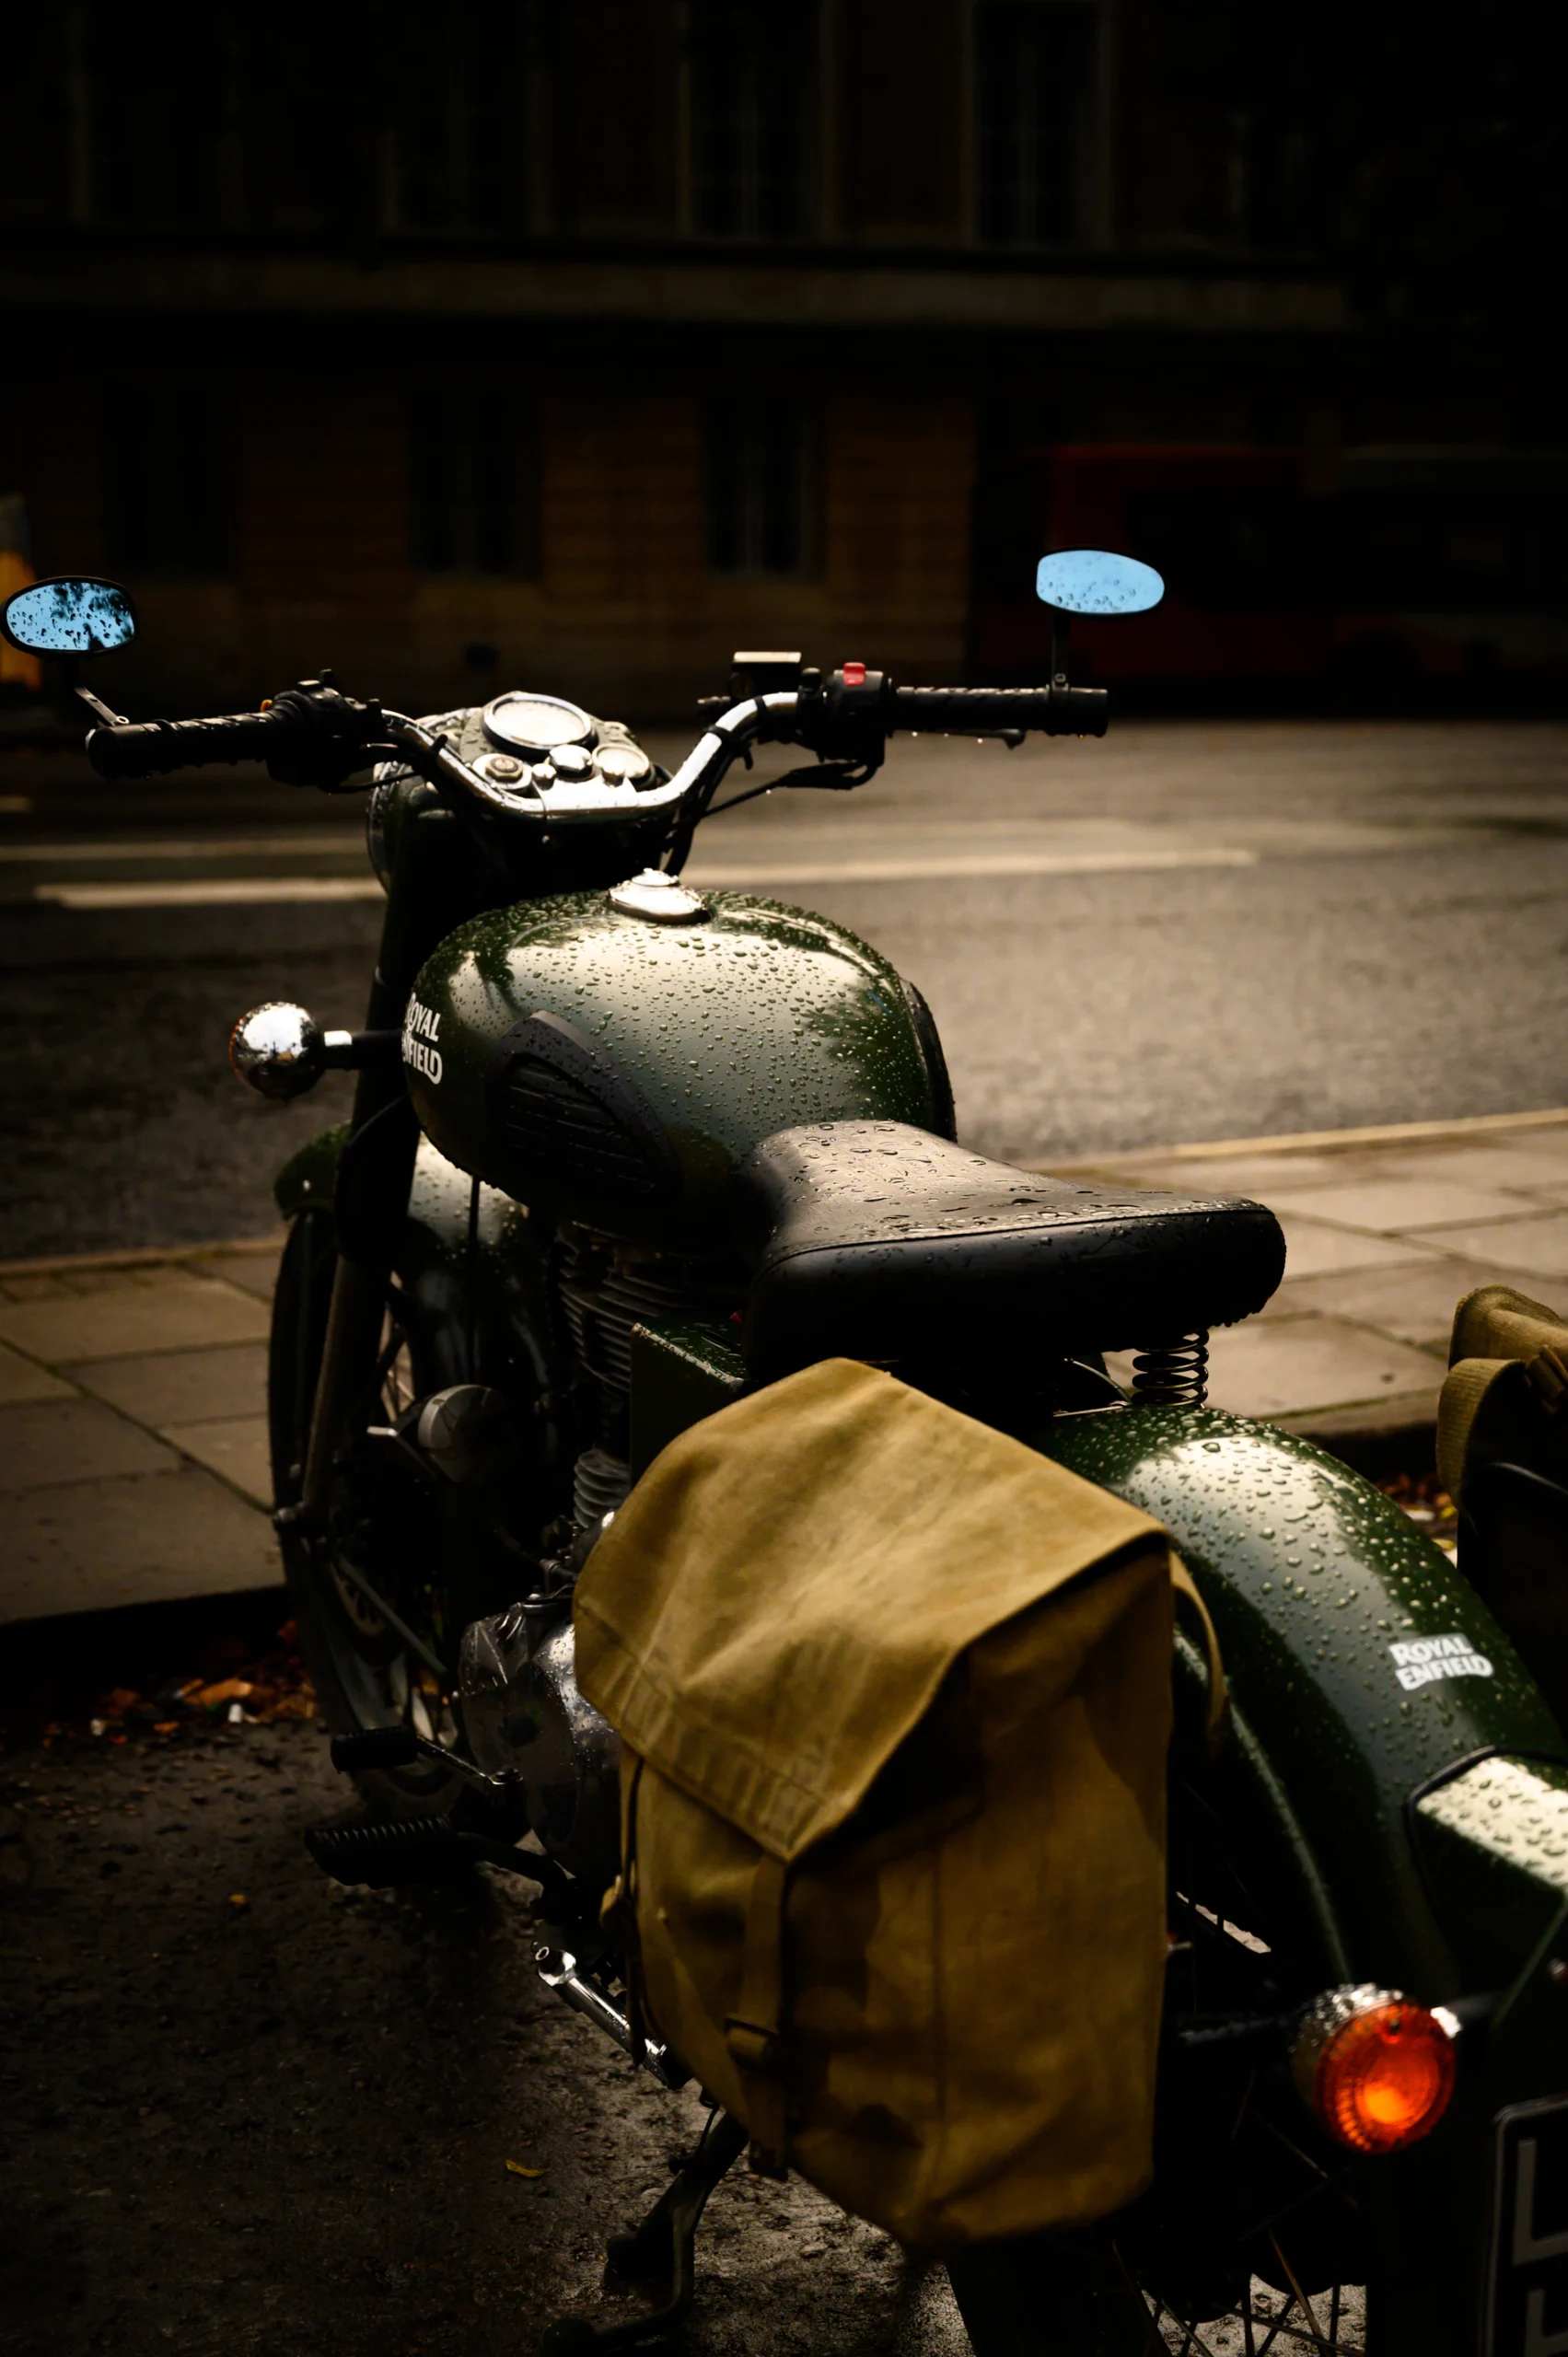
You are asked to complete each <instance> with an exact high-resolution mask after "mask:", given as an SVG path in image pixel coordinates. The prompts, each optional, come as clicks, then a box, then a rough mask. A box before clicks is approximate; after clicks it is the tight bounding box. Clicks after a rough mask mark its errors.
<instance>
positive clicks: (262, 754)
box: [87, 712, 279, 778]
mask: <svg viewBox="0 0 1568 2357" xmlns="http://www.w3.org/2000/svg"><path fill="white" fill-rule="evenodd" d="M278 726H279V724H278V722H277V721H276V720H274V719H273V715H272V714H271V713H268V712H232V713H227V714H223V715H222V716H220V717H219V718H216V719H213V720H138V721H130V720H126V721H121V722H120V723H118V724H117V725H116V726H114V727H112V728H95V729H93V730H92V731H91V732H90V733H89V735H88V737H87V759H88V761H90V762H91V763H92V765H93V767H94V769H95V770H96V771H97V772H98V773H99V777H113V778H122V777H157V776H158V775H159V774H160V772H163V771H165V770H188V769H194V768H198V767H200V766H201V764H203V762H206V761H264V760H265V759H266V757H267V754H268V753H269V752H270V751H271V749H272V748H273V744H274V743H275V742H276V738H277V734H278Z"/></svg>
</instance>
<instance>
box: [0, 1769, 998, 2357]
mask: <svg viewBox="0 0 1568 2357" xmlns="http://www.w3.org/2000/svg"><path fill="white" fill-rule="evenodd" d="M347 1791H348V1788H347V1787H346V1786H345V1785H344V1783H343V1782H342V1780H340V1779H339V1778H338V1777H336V1776H335V1775H334V1774H333V1772H332V1771H331V1766H330V1764H329V1761H328V1759H327V1747H326V1743H325V1741H324V1739H323V1738H322V1736H320V1735H319V1733H318V1732H317V1731H316V1730H315V1729H314V1728H313V1727H308V1726H303V1725H296V1724H286V1723H285V1724H278V1725H273V1726H260V1727H234V1728H230V1727H226V1726H225V1727H221V1728H215V1729H212V1730H208V1729H206V1728H204V1727H201V1726H198V1727H195V1728H190V1727H187V1728H183V1729H181V1731H180V1733H179V1734H178V1735H175V1736H154V1735H152V1734H150V1733H149V1734H145V1735H142V1736H133V1737H132V1738H131V1739H130V1740H128V1741H126V1742H124V1743H123V1744H122V1745H119V1746H116V1745H115V1744H114V1743H113V1742H112V1740H110V1739H107V1738H100V1739H99V1740H98V1741H96V1742H95V1741H94V1740H93V1739H91V1738H90V1737H87V1738H82V1739H76V1740H72V1739H69V1738H66V1737H64V1736H63V1737H60V1738H57V1739H56V1740H55V1742H54V1743H53V1745H52V1747H51V1748H50V1749H48V1750H42V1749H40V1748H37V1747H29V1748H25V1749H23V1750H22V1751H20V1752H17V1753H13V1754H11V1755H10V1756H8V1757H6V1758H4V1759H0V2122H3V2126H0V2220H3V2221H4V2223H3V2226H0V2316H3V2317H4V2319H5V2322H4V2327H3V2328H0V2341H3V2342H4V2346H5V2347H6V2351H7V2352H8V2357H78V2352H87V2351H99V2350H100V2349H109V2350H115V2351H126V2352H128V2357H149V2352H153V2351H168V2352H169V2357H212V2352H213V2351H215V2350H219V2349H221V2350H224V2351H234V2352H243V2351H257V2352H259V2353H260V2352H264V2357H320V2352H321V2351H324V2350H331V2351H333V2352H334V2357H404V2352H407V2357H424V2353H425V2352H428V2357H447V2352H450V2357H528V2352H529V2351H531V2350H532V2349H533V2347H534V2345H535V2343H536V2341H537V2339H538V2336H539V2334H540V2331H541V2330H542V2328H543V2327H544V2326H545V2324H546V2323H548V2322H549V2321H550V2319H551V2318H552V2316H557V2315H561V2314H565V2313H573V2312H579V2311H588V2310H592V2309H594V2308H595V2307H596V2306H597V2305H598V2302H599V2301H600V2300H601V2299H602V2298H603V2297H604V2296H605V2294H604V2291H603V2287H602V2281H601V2279H602V2272H603V2269H602V2253H603V2245H604V2241H605V2237H606V2236H607V2235H609V2234H610V2233H612V2232H614V2231H616V2230H617V2229H619V2228H621V2227H622V2226H624V2225H626V2224H629V2223H633V2222H634V2221H635V2220H636V2219H637V2217H638V2216H640V2215H641V2214H642V2212H644V2211H645V2210H646V2208H647V2207H648V2206H649V2204H650V2202H651V2201H652V2200H653V2199H654V2198H655V2196H656V2194H657V2193H658V2192H659V2191H661V2190H662V2189H663V2187H664V2185H665V2183H666V2181H667V2179H668V2173H669V2171H670V2168H671V2167H672V2166H673V2165H675V2164H676V2163H678V2162H679V2159H680V2158H682V2157H683V2156H684V2155H685V2154H687V2153H689V2152H690V2150H691V2147H692V2145H693V2144H694V2142H695V2140H696V2138H697V2136H698V2135H699V2134H700V2133H701V2131H702V2127H703V2119H704V2116H705V2115H704V2112H703V2107H702V2105H701V2103H700V2102H699V2100H698V2099H697V2097H696V2096H695V2094H694V2093H691V2092H689V2093H687V2094H685V2095H683V2096H669V2095H667V2094H666V2093H664V2091H663V2090H662V2089H660V2088H659V2087H657V2086H656V2084H655V2083H654V2082H653V2081H652V2080H651V2079H649V2078H648V2077H647V2076H646V2075H645V2073H639V2072H636V2071H633V2068H632V2066H631V2065H630V2063H628V2062H627V2061H624V2060H623V2059H622V2058H621V2056H620V2055H619V2053H618V2052H617V2051H616V2049H614V2048H612V2047H611V2046H610V2044H609V2042H608V2041H607V2040H606V2039H604V2038H601V2037H600V2036H599V2035H598V2033H597V2032H596V2031H594V2030H593V2029H591V2028H590V2027H589V2026H588V2025H587V2023H585V2022H583V2021H581V2020H580V2019H579V2018H578V2017H577V2016H576V2015H575V2014H570V2013H567V2012H566V2011H565V2010H564V2009H563V2007H562V2006H561V2005H560V2004H559V2003H557V2002H556V2001H555V2000H554V1999H553V1998H552V1997H550V1996H549V1995H548V1994H547V1992H546V1991H543V1990H542V1989H541V1988H540V1985H539V1983H538V1981H537V1980H536V1979H535V1977H534V1973H533V1970H532V1967H531V1962H530V1956H531V1950H532V1945H533V1937H532V1926H531V1922H530V1919H529V1915H528V1908H527V1905H526V1903H525V1894H526V1887H525V1886H523V1885H520V1884H518V1883H517V1882H516V1881H513V1880H510V1879H508V1878H506V1877H504V1876H500V1875H490V1874H489V1873H488V1872H487V1871H485V1870H481V1871H480V1872H479V1873H478V1874H477V1875H476V1876H475V1879H474V1882H473V1884H472V1886H471V1887H465V1888H463V1889H460V1890H450V1891H447V1890H440V1889H435V1890H430V1891H425V1892H420V1893H411V1892H400V1893H396V1894H393V1893H373V1892H369V1891H363V1890H358V1891H349V1890H344V1889H343V1888H342V1887H340V1886H338V1885H337V1884H335V1883H331V1882H329V1881H328V1880H327V1879H326V1877H325V1876H323V1875H320V1874H319V1872H318V1871H317V1869H316V1868H315V1867H314V1866H313V1865H312V1864H310V1863H309V1861H308V1858H307V1856H306V1853H305V1852H304V1849H303V1847H302V1846H301V1835H302V1832H303V1830H304V1829H305V1828H306V1827H307V1826H308V1825H310V1824H312V1823H315V1822H319V1821H320V1820H322V1819H323V1818H326V1817H331V1816H334V1815H337V1814H340V1813H343V1808H344V1802H345V1797H346V1796H347ZM509 2163H510V2164H514V2165H513V2166H508V2164H509ZM699 2270H700V2283H699V2293H698V2300H697V2305H696V2310H695V2312H694V2314H693V2316H692V2317H691V2321H690V2323H689V2324H688V2325H687V2327H686V2328H685V2331H684V2334H683V2338H682V2346H683V2348H685V2349H686V2350H688V2351H691V2357H710V2352H711V2357H894V2352H897V2357H961V2352H963V2351H967V2348H968V2342H967V2340H966V2339H965V2337H964V2335H963V2332H962V2328H961V2327H960V2325H959V2323H958V2315H957V2311H956V2310H955V2308H954V2307H953V2305H952V2300H951V2295H950V2293H949V2292H948V2290H947V2280H946V2277H945V2275H944V2274H943V2273H942V2271H941V2270H940V2269H936V2270H928V2269H924V2268H923V2267H921V2266H919V2265H918V2264H916V2263H915V2262H913V2261H912V2260H910V2259H908V2258H906V2257H905V2256H904V2255H903V2253H902V2252H901V2251H900V2249H899V2248H898V2247H897V2246H896V2245H895V2244H893V2243H892V2242H890V2241H889V2239H888V2238H887V2237H886V2236H885V2235H881V2234H880V2233H878V2232H877V2230H876V2229H874V2228H872V2227H868V2226H865V2225H863V2224H861V2223H857V2222H855V2221H853V2220H850V2219H847V2218H845V2217H844V2216H842V2213H840V2212H838V2211H836V2210H834V2209H833V2208H832V2207H831V2206H830V2204H828V2203H827V2202H825V2201H823V2200H820V2199H819V2197H817V2196H816V2195H815V2194H813V2193H811V2192H810V2191H809V2190H808V2189H806V2188H804V2187H803V2186H802V2185H801V2184H800V2183H799V2181H798V2179H791V2180H790V2182H789V2183H788V2184H787V2185H785V2186H783V2187H780V2186H775V2185H773V2184H772V2183H771V2182H769V2181H766V2180H764V2179H761V2178H757V2177H750V2176H749V2175H748V2174H747V2172H746V2169H745V2166H744V2164H742V2165H740V2167H738V2169H737V2170H735V2171H733V2172H732V2173H731V2175H730V2177H727V2178H726V2180H725V2181H724V2183H723V2184H722V2185H721V2187H720V2189H719V2190H718V2192H717V2193H716V2194H715V2196H714V2200H713V2203H712V2205H711V2208H710V2212H709V2218H708V2223H706V2225H705V2226H704V2229H703V2237H702V2242H701V2244H700V2246H699ZM615 2313H616V2314H617V2315H621V2316H625V2315H628V2314H630V2313H632V2307H631V2305H628V2303H627V2301H626V2299H625V2297H624V2295H621V2297H620V2298H619V2300H618V2304H617V2305H616V2307H615Z"/></svg>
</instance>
